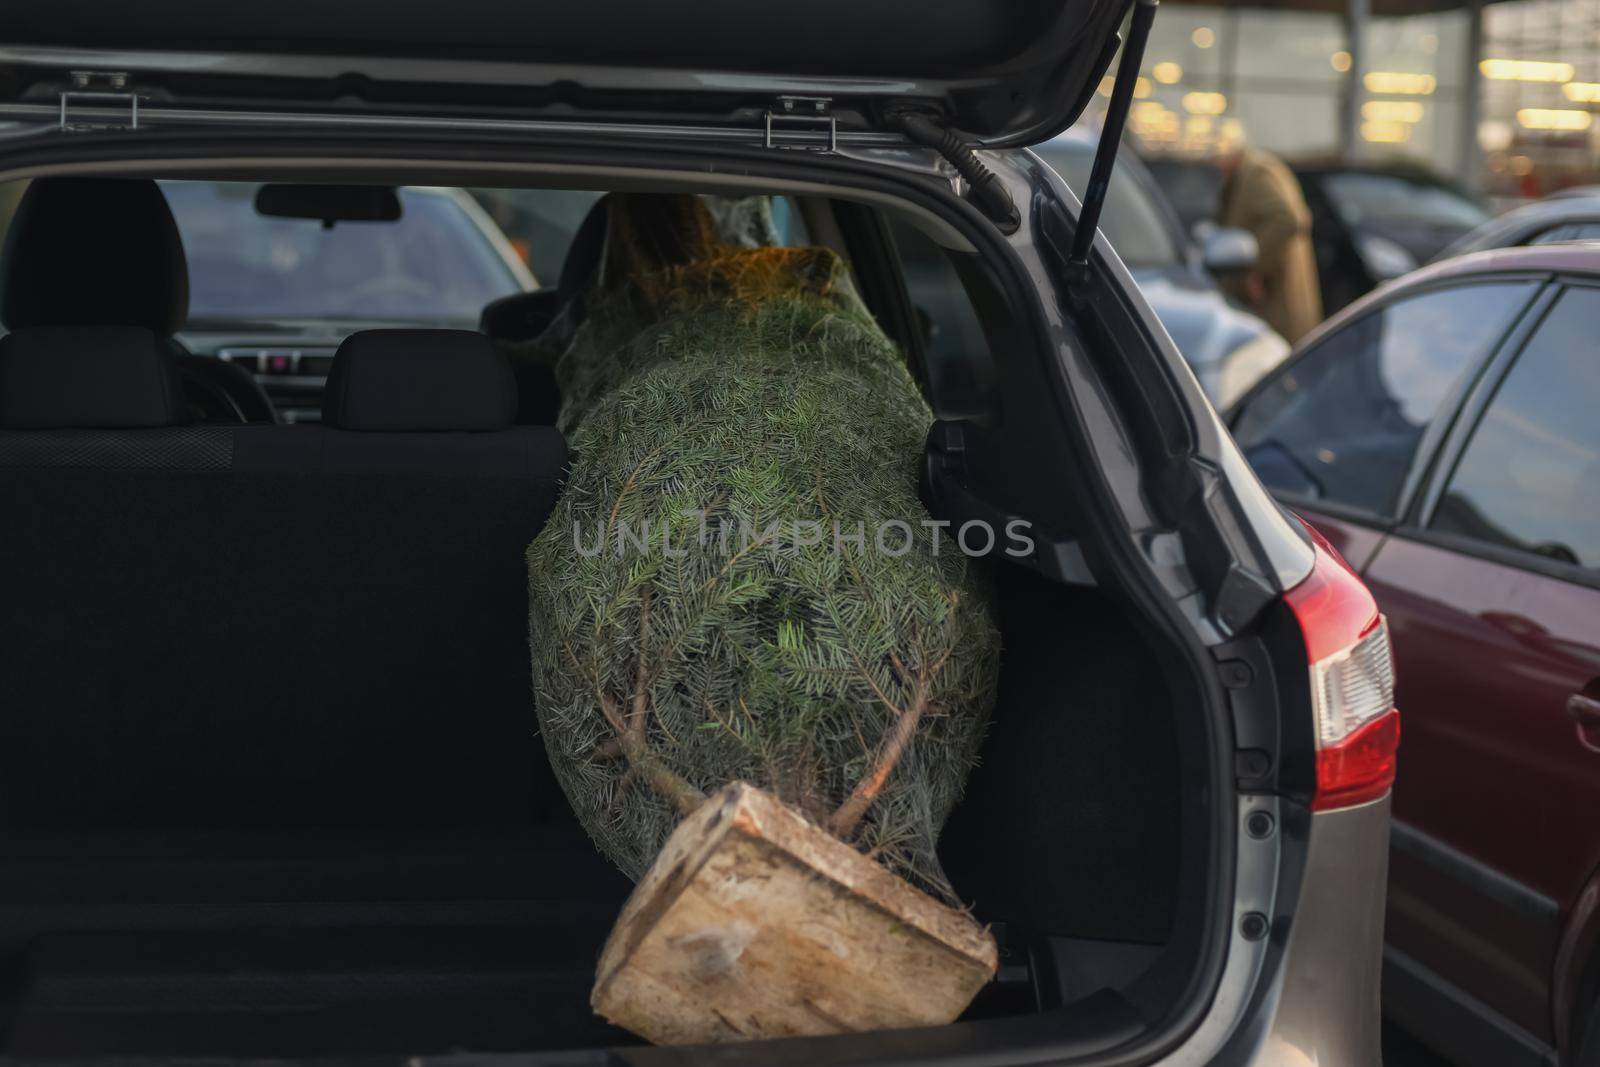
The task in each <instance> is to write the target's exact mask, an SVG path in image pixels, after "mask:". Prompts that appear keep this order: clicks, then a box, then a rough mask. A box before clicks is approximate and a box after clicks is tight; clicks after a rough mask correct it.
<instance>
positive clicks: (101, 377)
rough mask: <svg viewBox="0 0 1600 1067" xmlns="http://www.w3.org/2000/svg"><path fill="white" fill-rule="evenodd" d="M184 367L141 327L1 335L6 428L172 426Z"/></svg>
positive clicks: (1, 413) (0, 405) (0, 416)
mask: <svg viewBox="0 0 1600 1067" xmlns="http://www.w3.org/2000/svg"><path fill="white" fill-rule="evenodd" d="M182 421H184V407H183V386H182V382H181V381H180V379H179V378H178V364H177V360H176V359H175V358H174V357H173V354H172V352H171V351H170V350H169V349H168V347H167V345H166V343H165V342H163V341H160V340H158V339H157V338H156V336H155V335H154V334H153V333H151V332H150V331H149V330H147V329H145V328H143V327H141V326H35V327H33V328H32V329H26V330H18V331H16V332H15V333H11V334H8V335H6V336H5V337H0V427H3V428H5V429H8V430H55V429H68V428H79V427H83V428H104V429H112V428H120V427H141V426H172V425H174V424H176V423H179V422H182Z"/></svg>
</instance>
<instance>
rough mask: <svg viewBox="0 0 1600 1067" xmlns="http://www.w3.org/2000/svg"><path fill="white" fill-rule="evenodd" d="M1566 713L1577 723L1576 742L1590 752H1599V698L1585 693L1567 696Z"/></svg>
mask: <svg viewBox="0 0 1600 1067" xmlns="http://www.w3.org/2000/svg"><path fill="white" fill-rule="evenodd" d="M1567 715H1568V717H1569V718H1571V719H1572V721H1573V722H1575V723H1577V724H1578V742H1579V743H1580V744H1581V745H1583V747H1584V748H1587V749H1589V750H1590V751H1592V752H1600V700H1597V699H1596V698H1594V697H1592V696H1589V695H1587V694H1586V693H1573V694H1572V695H1571V696H1569V697H1568V698H1567Z"/></svg>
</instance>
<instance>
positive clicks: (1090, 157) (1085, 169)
mask: <svg viewBox="0 0 1600 1067" xmlns="http://www.w3.org/2000/svg"><path fill="white" fill-rule="evenodd" d="M1035 151H1037V152H1038V153H1039V156H1040V158H1041V159H1043V160H1044V161H1045V162H1046V163H1048V164H1050V166H1051V168H1053V169H1054V170H1055V172H1056V173H1057V174H1059V175H1061V178H1062V180H1063V181H1065V182H1066V183H1067V185H1068V186H1069V187H1070V188H1071V189H1072V191H1073V192H1075V193H1077V194H1078V196H1079V198H1080V199H1081V198H1082V196H1083V190H1084V189H1085V188H1087V187H1088V185H1089V170H1090V168H1091V167H1092V166H1093V165H1094V146H1093V145H1088V144H1073V143H1067V144H1047V145H1044V146H1042V147H1040V148H1037V149H1035ZM1125 164H1126V160H1120V161H1119V162H1118V164H1117V167H1116V169H1114V170H1113V171H1112V172H1111V186H1110V188H1108V189H1107V190H1106V205H1105V208H1104V210H1103V211H1102V212H1101V214H1100V229H1101V231H1102V232H1103V233H1105V235H1106V240H1108V241H1110V242H1111V247H1112V248H1115V249H1116V250H1117V255H1119V256H1121V257H1122V261H1123V262H1124V263H1126V264H1127V265H1128V266H1129V267H1130V268H1135V269H1137V268H1140V267H1171V266H1176V265H1178V264H1179V263H1181V262H1182V252H1181V250H1180V249H1179V247H1178V242H1177V239H1176V238H1175V237H1174V236H1173V233H1172V227H1171V226H1170V225H1169V223H1168V221H1167V219H1166V217H1165V216H1164V214H1163V208H1162V206H1161V204H1160V203H1159V202H1158V201H1157V200H1156V199H1155V197H1154V196H1153V195H1152V194H1151V193H1150V191H1149V190H1148V189H1146V188H1145V187H1144V186H1143V185H1142V184H1140V183H1139V182H1138V181H1136V180H1135V179H1133V178H1130V177H1129V176H1128V175H1127V174H1126V173H1123V172H1122V167H1123V166H1124V165H1125Z"/></svg>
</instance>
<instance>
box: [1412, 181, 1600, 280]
mask: <svg viewBox="0 0 1600 1067" xmlns="http://www.w3.org/2000/svg"><path fill="white" fill-rule="evenodd" d="M1596 220H1600V191H1597V192H1596V194H1595V195H1592V196H1572V197H1567V198H1565V199H1562V200H1535V201H1533V202H1531V203H1527V204H1522V205H1521V206H1519V207H1514V208H1512V209H1511V210H1510V211H1507V212H1506V213H1505V214H1504V215H1497V216H1495V217H1494V218H1491V219H1487V220H1485V221H1484V222H1482V223H1481V224H1479V225H1478V226H1475V227H1474V228H1473V229H1471V230H1469V231H1468V232H1466V233H1465V234H1463V235H1462V236H1460V237H1458V238H1457V239H1456V240H1455V241H1454V242H1452V243H1451V244H1450V245H1449V246H1448V247H1446V248H1445V249H1444V250H1443V251H1441V252H1440V253H1439V254H1438V255H1437V256H1436V257H1434V261H1435V262H1439V263H1442V262H1444V261H1445V260H1447V259H1454V258H1456V257H1457V256H1461V255H1465V254H1467V253H1469V252H1474V251H1477V250H1480V249H1488V248H1503V247H1510V246H1513V245H1521V244H1524V243H1525V242H1526V241H1527V239H1528V238H1529V237H1531V236H1533V235H1534V234H1537V233H1539V232H1541V231H1543V230H1546V229H1550V228H1553V227H1556V226H1561V225H1563V224H1566V223H1574V222H1592V221H1596Z"/></svg>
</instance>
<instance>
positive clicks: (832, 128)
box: [761, 96, 839, 152]
mask: <svg viewBox="0 0 1600 1067" xmlns="http://www.w3.org/2000/svg"><path fill="white" fill-rule="evenodd" d="M785 125H787V126H791V127H796V128H798V129H801V130H805V131H806V132H814V131H816V130H817V129H818V128H826V130H827V132H828V143H827V145H826V146H819V145H816V144H812V143H809V142H807V143H801V144H786V145H785V144H778V143H777V142H776V140H775V139H774V137H773V130H774V127H778V128H779V129H780V130H781V127H782V126H785ZM761 145H762V147H763V148H799V149H809V150H811V151H814V152H837V151H838V150H839V121H838V119H836V118H834V115H833V98H832V97H827V96H780V97H778V106H777V109H776V110H774V109H773V108H768V109H767V113H766V121H765V127H764V130H763V135H762V139H761Z"/></svg>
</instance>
